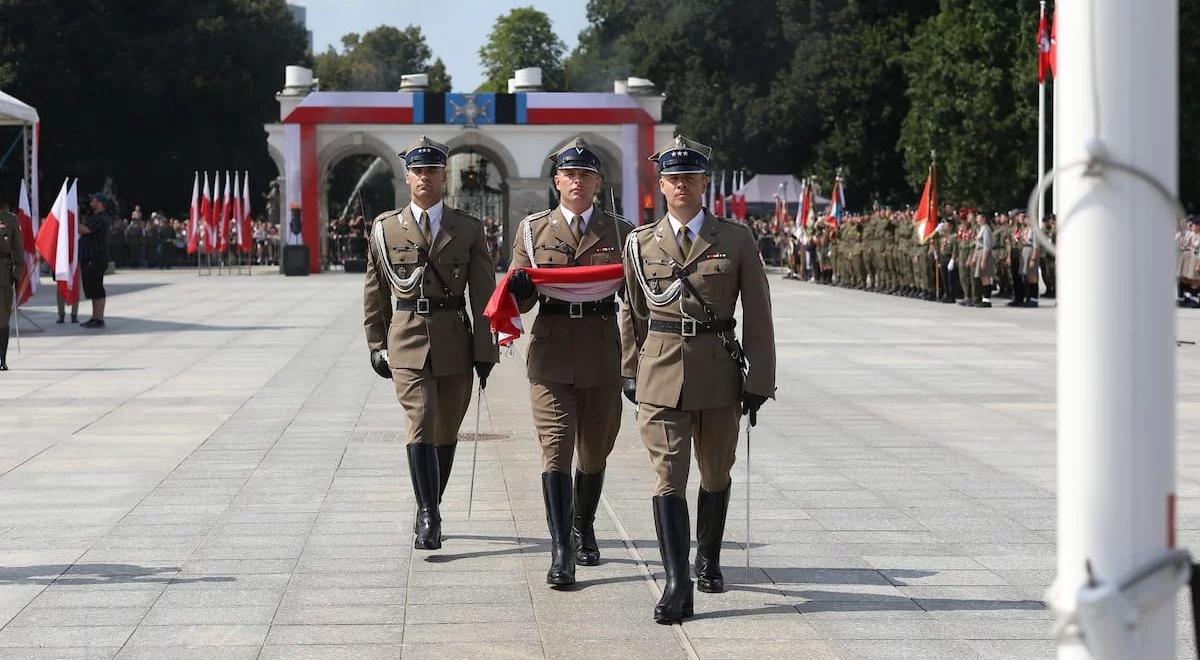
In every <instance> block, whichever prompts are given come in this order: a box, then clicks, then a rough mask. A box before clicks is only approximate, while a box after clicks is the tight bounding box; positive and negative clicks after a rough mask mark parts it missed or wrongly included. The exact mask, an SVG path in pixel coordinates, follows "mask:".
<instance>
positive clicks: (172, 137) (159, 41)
mask: <svg viewBox="0 0 1200 660" xmlns="http://www.w3.org/2000/svg"><path fill="white" fill-rule="evenodd" d="M306 44H307V40H306V36H305V34H304V31H303V29H302V28H301V27H300V26H299V25H297V24H296V23H294V22H293V20H292V15H291V13H290V12H289V11H288V9H287V6H286V4H285V3H284V1H283V0H160V1H158V2H149V3H146V2H135V1H133V0H123V1H122V0H92V1H90V2H86V3H59V2H50V3H47V2H41V1H40V0H0V62H3V63H4V64H3V65H0V67H2V68H0V87H2V88H4V90H5V91H7V92H9V93H11V94H12V95H14V96H16V97H17V98H20V99H22V100H24V101H26V102H27V103H29V104H31V105H34V106H36V107H37V109H38V112H39V114H40V117H41V121H42V132H41V137H42V152H41V169H42V172H41V181H42V193H43V199H42V200H41V206H42V208H47V206H48V204H49V202H50V199H48V198H50V197H52V196H53V195H54V194H55V193H56V191H57V190H58V185H59V183H60V182H61V181H62V179H63V177H65V176H68V175H70V176H78V177H81V179H80V186H81V189H82V190H90V189H99V188H100V187H101V186H102V185H103V184H104V182H105V179H106V178H111V180H112V182H113V189H114V190H115V192H116V193H117V194H118V195H119V197H120V198H121V200H122V201H123V203H125V204H133V203H139V204H142V206H143V208H146V209H148V210H150V209H162V210H163V211H166V212H170V213H175V214H181V213H183V212H185V211H186V208H187V204H188V201H189V196H190V194H191V181H192V173H193V171H195V170H210V171H215V170H218V169H220V170H225V169H239V170H242V169H249V170H250V176H251V179H250V181H251V184H252V185H253V186H254V189H255V190H256V191H261V190H262V189H263V188H264V187H265V186H266V185H267V183H268V182H269V181H270V179H273V178H274V177H275V176H276V172H275V166H274V165H273V164H272V163H271V161H270V159H269V157H268V156H267V152H266V145H265V138H264V134H263V124H265V123H268V122H272V121H278V118H279V106H278V104H277V103H276V101H275V98H274V95H275V93H276V92H277V91H278V90H279V89H280V87H282V82H283V80H282V78H283V68H284V66H285V65H288V64H297V63H303V61H304V59H305V49H306ZM15 160H19V158H18V159H10V162H9V164H7V165H6V166H5V168H4V170H3V172H2V173H0V174H2V176H0V186H3V188H0V191H2V192H0V194H3V195H6V196H7V195H11V194H12V193H13V191H15V190H16V181H17V179H18V178H19V176H20V174H19V169H20V166H19V163H16V162H14V161H15ZM258 208H261V207H258Z"/></svg>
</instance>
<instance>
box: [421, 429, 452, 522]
mask: <svg viewBox="0 0 1200 660" xmlns="http://www.w3.org/2000/svg"><path fill="white" fill-rule="evenodd" d="M433 447H434V450H435V452H436V453H437V459H438V508H439V510H440V509H441V503H442V496H443V495H445V494H446V484H447V483H449V482H450V470H451V469H452V468H453V467H454V449H455V448H456V447H458V445H434V446H433ZM420 511H421V503H420V502H417V513H418V514H420ZM416 533H417V518H416V516H414V517H413V534H416Z"/></svg>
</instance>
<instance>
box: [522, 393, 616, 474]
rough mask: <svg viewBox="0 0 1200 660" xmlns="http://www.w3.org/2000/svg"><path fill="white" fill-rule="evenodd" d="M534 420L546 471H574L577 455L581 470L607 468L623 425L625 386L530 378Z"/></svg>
mask: <svg viewBox="0 0 1200 660" xmlns="http://www.w3.org/2000/svg"><path fill="white" fill-rule="evenodd" d="M529 399H530V403H532V405H533V424H534V426H535V427H536V428H537V437H538V444H539V445H541V448H542V471H543V472H564V473H567V474H570V473H571V460H572V457H573V455H574V454H575V453H576V452H578V454H579V466H578V467H579V471H580V472H583V473H584V474H596V473H598V472H602V471H603V470H604V467H605V465H606V464H607V461H608V455H609V454H610V453H611V452H612V449H613V444H615V443H616V440H617V432H618V431H620V430H621V386H620V385H617V384H614V385H601V386H600V387H587V388H577V387H575V386H574V385H568V384H566V383H551V382H548V381H544V380H532V381H530V382H529Z"/></svg>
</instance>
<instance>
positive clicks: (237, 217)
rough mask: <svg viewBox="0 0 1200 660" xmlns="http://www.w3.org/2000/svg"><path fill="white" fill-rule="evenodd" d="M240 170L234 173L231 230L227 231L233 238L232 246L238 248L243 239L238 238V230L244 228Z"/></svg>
mask: <svg viewBox="0 0 1200 660" xmlns="http://www.w3.org/2000/svg"><path fill="white" fill-rule="evenodd" d="M240 174H241V173H240V172H234V173H233V191H232V192H231V193H230V194H231V195H232V200H233V201H231V202H230V207H231V209H232V210H231V211H230V212H229V230H228V231H227V232H225V233H226V234H228V235H229V237H230V238H231V239H232V240H231V241H230V247H231V248H233V249H234V250H236V249H237V247H238V244H239V243H240V242H241V240H240V239H239V238H238V232H239V231H241V228H242V184H241V180H240Z"/></svg>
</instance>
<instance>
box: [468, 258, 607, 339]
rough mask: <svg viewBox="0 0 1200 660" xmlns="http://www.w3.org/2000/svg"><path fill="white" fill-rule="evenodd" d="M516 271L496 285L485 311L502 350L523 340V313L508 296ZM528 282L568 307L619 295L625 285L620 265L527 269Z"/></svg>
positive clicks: (509, 272) (510, 272)
mask: <svg viewBox="0 0 1200 660" xmlns="http://www.w3.org/2000/svg"><path fill="white" fill-rule="evenodd" d="M514 272H515V271H511V270H510V271H508V272H507V273H505V274H504V277H502V278H500V281H499V282H497V283H496V290H495V291H493V292H492V297H491V299H489V300H488V304H487V306H486V307H485V308H484V309H483V315H484V316H485V317H487V319H488V322H489V323H490V325H491V327H492V334H493V335H495V337H496V341H497V343H498V344H499V345H501V346H508V345H509V344H511V343H513V342H514V341H516V340H517V338H518V337H520V336H521V333H522V332H524V331H525V327H524V326H523V325H522V324H521V310H520V308H518V306H517V299H516V298H514V297H513V295H512V294H511V293H509V292H508V282H509V280H510V279H511V278H512V274H513V273H514ZM525 272H526V273H529V279H530V280H532V281H533V285H534V286H535V287H536V288H537V291H538V293H541V294H544V295H546V296H550V297H551V298H556V299H558V300H565V301H567V302H569V303H582V302H593V301H596V300H601V299H603V298H607V297H608V296H611V295H613V294H614V293H616V292H617V291H618V290H619V289H620V288H621V285H622V284H624V283H625V269H624V267H623V266H622V265H621V264H612V265H609V266H569V267H566V268H526V269H525Z"/></svg>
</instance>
